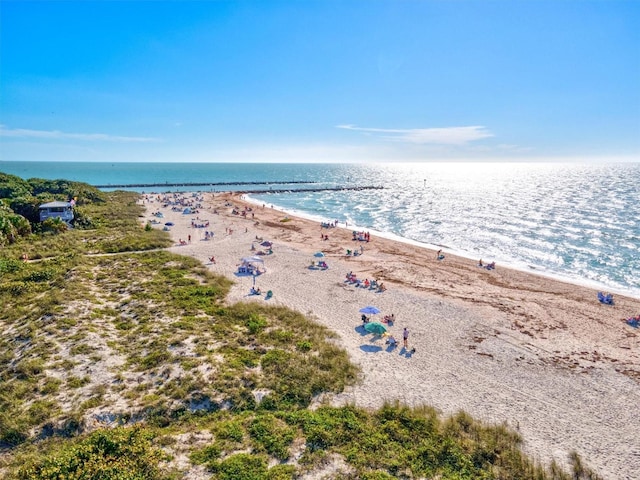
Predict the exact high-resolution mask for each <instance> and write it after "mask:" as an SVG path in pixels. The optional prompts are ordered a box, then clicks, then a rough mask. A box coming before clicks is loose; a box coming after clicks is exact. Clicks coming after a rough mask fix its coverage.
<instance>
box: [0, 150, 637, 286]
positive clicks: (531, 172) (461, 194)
mask: <svg viewBox="0 0 640 480" xmlns="http://www.w3.org/2000/svg"><path fill="white" fill-rule="evenodd" d="M0 172H5V173H11V174H14V175H18V176H20V177H23V178H30V177H40V178H66V179H70V180H77V181H83V182H87V183H90V184H94V185H95V184H102V185H105V184H120V183H166V182H171V183H177V182H190V183H192V182H203V183H210V182H236V181H242V182H257V181H267V182H269V181H272V182H275V181H314V182H318V183H317V184H315V185H313V186H328V187H335V186H356V185H382V186H384V187H385V188H384V189H383V190H363V191H331V192H326V191H325V192H307V193H296V192H293V191H292V192H287V193H277V194H275V193H273V194H260V195H253V198H254V200H256V201H260V202H266V203H268V204H273V205H275V206H277V207H280V208H283V209H285V210H288V211H291V212H292V213H297V214H300V215H304V216H307V217H310V218H315V219H318V220H333V219H337V220H339V221H341V222H344V221H348V222H349V224H350V225H354V226H358V227H360V228H367V229H370V230H372V231H376V232H380V233H381V234H384V235H387V236H390V237H394V236H395V237H399V238H400V239H404V240H407V241H412V242H418V243H421V244H425V245H428V246H437V247H442V248H444V249H445V250H447V251H451V252H455V253H458V254H461V255H464V256H468V257H470V258H482V259H483V260H484V261H492V260H495V261H496V262H497V263H498V264H499V265H500V264H502V265H509V266H513V267H515V268H519V269H523V270H528V271H533V272H536V273H541V274H545V275H551V276H554V277H559V278H562V279H565V280H569V281H572V282H576V283H581V284H588V285H592V286H595V287H598V288H603V289H609V290H612V291H616V292H621V293H627V294H631V295H633V296H635V297H640V189H639V188H638V185H640V164H606V165H605V164H603V165H594V164H522V163H517V164H498V163H479V164H472V163H467V164H462V163H454V164H436V163H429V164H387V165H375V164H368V165H359V164H357V165H356V164H353V165H338V164H322V165H320V164H246V163H243V164H202V163H198V164H184V163H183V164H172V163H158V164H153V163H138V164H125V163H113V164H111V163H108V164H107V163H54V162H0ZM308 186H312V185H293V184H292V185H289V186H288V187H290V188H292V189H293V188H299V187H308ZM272 187H273V188H282V185H272ZM285 187H286V185H285ZM247 188H249V186H248V185H241V186H220V187H210V186H207V187H201V188H198V187H187V188H183V189H182V190H194V189H200V190H212V189H217V190H245V189H247ZM251 188H256V186H251ZM258 188H261V187H258ZM265 188H269V185H267V186H265ZM138 190H140V189H138ZM151 190H154V191H161V190H163V191H167V190H171V191H175V190H179V188H176V187H166V188H159V187H156V188H154V189H148V191H151Z"/></svg>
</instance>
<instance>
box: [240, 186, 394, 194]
mask: <svg viewBox="0 0 640 480" xmlns="http://www.w3.org/2000/svg"><path fill="white" fill-rule="evenodd" d="M383 188H384V187H382V186H380V185H363V186H360V187H355V186H354V187H317V188H279V189H270V190H238V191H236V192H233V193H294V192H339V191H341V190H382V189H383Z"/></svg>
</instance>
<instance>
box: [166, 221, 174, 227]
mask: <svg viewBox="0 0 640 480" xmlns="http://www.w3.org/2000/svg"><path fill="white" fill-rule="evenodd" d="M165 225H166V226H167V227H173V225H174V224H173V222H167V223H165Z"/></svg>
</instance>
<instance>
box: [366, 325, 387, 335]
mask: <svg viewBox="0 0 640 480" xmlns="http://www.w3.org/2000/svg"><path fill="white" fill-rule="evenodd" d="M364 329H365V330H366V331H367V332H369V333H375V334H377V335H382V334H383V333H385V332H386V331H387V327H385V326H384V325H383V324H381V323H380V322H369V323H366V324H365V325H364Z"/></svg>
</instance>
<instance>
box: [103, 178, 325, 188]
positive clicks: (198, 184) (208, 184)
mask: <svg viewBox="0 0 640 480" xmlns="http://www.w3.org/2000/svg"><path fill="white" fill-rule="evenodd" d="M301 183H318V182H317V181H308V180H304V181H303V180H292V181H287V182H285V181H275V182H273V181H272V182H182V183H170V182H165V183H127V184H124V183H123V184H115V183H114V184H109V185H94V187H96V188H152V187H217V186H224V185H296V184H301Z"/></svg>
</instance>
